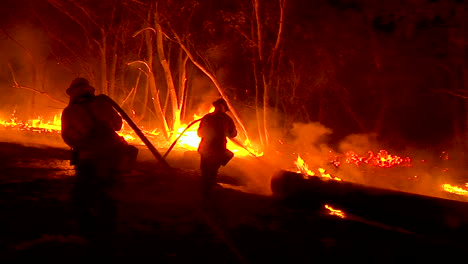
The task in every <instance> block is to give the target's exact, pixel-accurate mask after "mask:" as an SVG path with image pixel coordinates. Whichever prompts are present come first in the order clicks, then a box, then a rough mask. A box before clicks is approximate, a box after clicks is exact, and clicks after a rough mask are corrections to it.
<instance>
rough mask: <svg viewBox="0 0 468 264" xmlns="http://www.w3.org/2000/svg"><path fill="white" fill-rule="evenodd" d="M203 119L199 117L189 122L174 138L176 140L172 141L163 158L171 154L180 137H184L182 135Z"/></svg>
mask: <svg viewBox="0 0 468 264" xmlns="http://www.w3.org/2000/svg"><path fill="white" fill-rule="evenodd" d="M200 121H201V118H200V119H197V120H194V121H192V122H191V123H190V124H188V126H187V127H186V128H185V129H184V130H183V131H182V132H181V133H180V135H179V136H178V137H177V138H176V139H175V140H174V142H172V144H171V146H170V147H169V148H168V149H167V151H166V153H165V154H164V156H163V158H166V157H167V155H169V152H171V150H172V149H173V148H174V146H175V145H176V143H177V141H179V139H180V138H181V137H182V135H183V134H184V133H185V132H186V131H187V130H188V129H189V128H190V127H191V126H193V125H194V124H196V123H197V122H200Z"/></svg>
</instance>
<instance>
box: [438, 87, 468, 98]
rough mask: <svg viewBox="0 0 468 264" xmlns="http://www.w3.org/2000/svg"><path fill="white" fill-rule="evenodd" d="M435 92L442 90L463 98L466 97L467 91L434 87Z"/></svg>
mask: <svg viewBox="0 0 468 264" xmlns="http://www.w3.org/2000/svg"><path fill="white" fill-rule="evenodd" d="M434 91H436V92H442V93H448V94H450V95H453V96H456V97H460V98H463V99H468V91H464V90H461V89H456V90H446V89H434Z"/></svg>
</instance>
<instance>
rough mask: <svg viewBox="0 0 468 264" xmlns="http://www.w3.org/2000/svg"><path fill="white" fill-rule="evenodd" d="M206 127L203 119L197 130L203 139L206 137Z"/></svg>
mask: <svg viewBox="0 0 468 264" xmlns="http://www.w3.org/2000/svg"><path fill="white" fill-rule="evenodd" d="M204 125H205V118H202V120H201V121H200V125H198V130H197V135H198V136H199V137H201V138H202V137H205V130H204Z"/></svg>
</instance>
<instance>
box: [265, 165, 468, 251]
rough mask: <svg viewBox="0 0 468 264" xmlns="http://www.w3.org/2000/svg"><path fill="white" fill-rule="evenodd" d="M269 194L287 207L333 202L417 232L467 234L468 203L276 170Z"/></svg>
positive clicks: (440, 235)
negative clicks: (277, 171)
mask: <svg viewBox="0 0 468 264" xmlns="http://www.w3.org/2000/svg"><path fill="white" fill-rule="evenodd" d="M271 189H272V192H273V196H274V197H276V198H277V199H279V200H281V201H283V202H284V203H285V204H286V205H287V206H294V207H296V208H297V207H300V208H308V209H312V210H315V209H319V208H320V207H323V206H324V204H329V205H333V206H334V207H336V208H339V209H341V210H343V211H344V212H345V213H346V214H350V215H354V216H359V218H361V219H367V220H369V221H373V222H378V223H382V224H384V225H387V226H393V227H397V228H400V229H404V230H408V231H410V232H414V233H417V234H421V235H430V236H436V237H438V238H443V239H450V240H453V239H456V240H457V241H463V243H464V244H465V243H466V242H465V240H466V236H467V235H468V203H465V202H461V201H455V200H449V199H442V198H437V197H431V196H424V195H418V194H413V193H406V192H401V191H395V190H389V189H382V188H375V187H370V186H365V185H361V184H356V183H350V182H341V181H333V180H322V179H321V178H319V177H310V178H304V176H303V175H302V174H299V173H294V172H290V171H280V172H279V173H278V174H277V175H275V176H274V177H273V178H272V180H271Z"/></svg>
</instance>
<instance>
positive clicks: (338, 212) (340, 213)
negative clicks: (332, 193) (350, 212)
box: [325, 204, 346, 218]
mask: <svg viewBox="0 0 468 264" xmlns="http://www.w3.org/2000/svg"><path fill="white" fill-rule="evenodd" d="M325 208H326V209H328V211H329V212H328V214H329V215H335V216H338V217H340V218H346V214H345V213H344V212H343V211H341V210H337V209H333V208H332V207H331V206H329V205H328V204H326V205H325Z"/></svg>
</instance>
